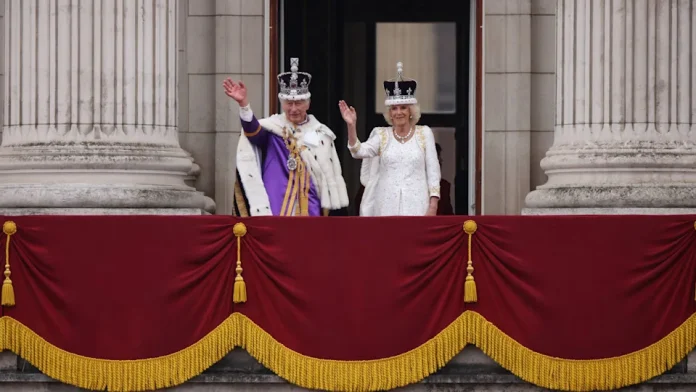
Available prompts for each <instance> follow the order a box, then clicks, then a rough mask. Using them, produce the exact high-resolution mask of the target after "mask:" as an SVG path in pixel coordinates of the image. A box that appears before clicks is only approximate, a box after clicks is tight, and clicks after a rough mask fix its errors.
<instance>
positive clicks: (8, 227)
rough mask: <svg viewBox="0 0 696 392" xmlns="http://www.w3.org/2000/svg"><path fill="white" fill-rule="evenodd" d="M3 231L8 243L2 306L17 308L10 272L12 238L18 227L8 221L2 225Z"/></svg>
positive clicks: (6, 244)
mask: <svg viewBox="0 0 696 392" xmlns="http://www.w3.org/2000/svg"><path fill="white" fill-rule="evenodd" d="M2 231H3V232H4V233H5V235H7V241H6V242H5V281H4V282H2V299H1V300H0V303H1V304H2V306H15V293H14V287H13V286H12V279H10V275H12V272H11V271H10V237H11V236H12V234H14V233H16V232H17V225H16V224H15V223H14V222H12V221H7V222H5V223H4V224H3V225H2Z"/></svg>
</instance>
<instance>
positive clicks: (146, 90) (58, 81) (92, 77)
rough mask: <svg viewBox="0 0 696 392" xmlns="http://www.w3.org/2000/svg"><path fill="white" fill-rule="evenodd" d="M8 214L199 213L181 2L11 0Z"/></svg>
mask: <svg viewBox="0 0 696 392" xmlns="http://www.w3.org/2000/svg"><path fill="white" fill-rule="evenodd" d="M5 18H6V19H5V54H4V62H5V70H6V74H5V75H6V79H5V80H6V82H5V100H4V129H3V138H2V145H1V146H0V210H1V211H0V212H1V213H95V212H96V213H150V214H151V213H163V214H169V213H183V214H200V213H202V212H203V211H204V210H205V209H206V208H207V209H208V210H210V209H211V207H212V204H213V203H212V201H210V200H209V199H207V198H205V197H204V196H203V194H202V193H200V192H197V191H196V190H195V189H194V188H192V187H190V186H188V185H186V184H185V182H184V181H185V180H186V179H188V178H187V176H188V175H189V173H190V172H191V171H192V168H193V162H192V159H191V156H190V155H189V154H188V153H186V152H185V151H184V150H182V149H181V148H180V146H179V140H178V134H177V78H176V75H177V61H176V59H177V19H178V18H177V0H128V1H120V0H93V1H79V0H37V1H24V0H6V1H5Z"/></svg>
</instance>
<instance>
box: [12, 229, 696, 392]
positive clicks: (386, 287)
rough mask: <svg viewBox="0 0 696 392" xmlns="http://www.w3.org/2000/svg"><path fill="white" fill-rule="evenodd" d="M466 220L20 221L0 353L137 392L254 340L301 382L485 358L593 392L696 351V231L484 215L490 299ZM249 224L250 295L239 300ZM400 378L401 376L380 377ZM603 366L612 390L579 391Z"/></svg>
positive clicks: (483, 259)
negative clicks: (469, 286)
mask: <svg viewBox="0 0 696 392" xmlns="http://www.w3.org/2000/svg"><path fill="white" fill-rule="evenodd" d="M466 219H467V218H466V217H457V216H448V217H422V218H406V217H395V218H338V217H336V218H302V217H298V218H271V217H269V218H251V219H243V220H237V219H233V218H230V217H222V216H207V217H177V216H166V217H143V216H109V217H104V216H101V217H79V216H74V217H11V218H10V217H7V218H5V219H4V221H10V220H11V221H14V222H15V223H16V225H17V232H16V234H14V235H12V236H11V241H10V246H9V254H10V259H9V261H10V269H11V280H12V286H13V289H14V293H15V298H16V305H15V306H11V307H3V313H2V315H3V318H1V319H0V328H1V329H3V331H2V333H1V334H0V348H6V349H11V350H13V351H16V352H18V353H19V354H20V355H24V356H25V357H26V358H27V359H29V360H30V361H32V362H39V364H38V365H39V367H40V368H41V369H42V370H44V371H45V372H46V373H47V374H48V375H50V376H52V377H55V378H57V379H59V380H62V381H65V382H68V383H72V384H76V385H80V386H83V387H86V388H94V389H99V388H104V387H106V388H110V389H127V390H133V389H145V388H148V387H152V386H168V385H175V384H176V383H180V382H183V381H185V380H186V379H187V378H190V377H191V376H193V375H195V374H197V373H199V372H200V371H202V370H204V369H205V367H207V366H209V365H212V364H213V363H214V362H215V361H217V360H218V359H219V358H220V357H221V356H223V355H224V354H225V353H226V352H227V351H229V350H230V349H231V348H232V347H233V346H235V345H241V346H244V347H245V348H247V349H248V350H249V352H250V353H252V355H254V356H256V357H257V358H258V359H259V360H260V361H262V362H263V363H265V364H266V365H267V366H269V367H270V368H271V369H272V370H274V371H276V372H277V373H278V374H279V375H281V376H283V377H285V378H287V379H288V380H289V381H291V382H294V383H297V384H300V385H304V386H309V387H318V386H321V387H322V388H324V389H334V390H347V389H351V388H353V389H362V390H367V389H376V388H377V387H380V388H381V387H395V386H398V385H403V384H407V383H409V382H414V381H417V380H419V379H422V378H423V377H425V376H427V374H429V373H431V372H432V371H434V370H436V369H437V368H438V367H440V366H442V365H443V364H444V362H446V360H448V359H450V358H451V356H453V355H454V354H456V352H457V351H459V350H461V349H462V348H463V345H464V344H466V343H473V344H476V345H478V346H480V347H482V349H484V351H486V352H487V353H488V354H489V355H491V356H492V357H493V358H494V359H495V360H497V361H498V362H499V363H501V364H502V365H503V366H505V367H507V368H509V369H510V370H511V371H513V372H514V373H516V374H518V375H520V376H521V377H523V378H525V379H527V380H529V381H531V382H534V383H536V384H538V385H542V386H547V387H557V388H562V389H586V388H610V387H618V386H622V385H628V384H631V383H637V382H640V381H642V380H645V379H647V378H650V377H652V376H654V375H657V374H659V373H660V372H661V371H664V370H666V368H667V367H668V366H670V365H672V364H673V363H675V362H677V361H679V360H680V359H681V358H682V357H683V356H684V355H685V354H686V353H688V351H689V350H690V349H692V348H693V347H694V345H695V344H696V321H694V320H693V318H692V315H693V314H694V311H695V310H696V301H695V300H694V295H695V294H694V286H695V284H696V277H695V274H694V272H693V271H694V269H695V268H696V265H695V264H694V262H695V260H694V251H695V247H694V245H695V244H694V241H695V240H696V230H695V229H694V228H695V226H694V221H695V220H696V217H693V216H587V217H577V216H574V217H571V216H554V217H520V216H506V217H492V216H486V217H476V218H475V222H476V224H477V230H476V232H475V233H474V234H473V235H472V242H471V244H472V245H471V255H472V257H471V259H472V262H473V267H474V272H473V277H474V279H475V282H476V286H477V297H478V300H477V302H475V303H465V302H464V282H465V278H466V276H467V270H466V267H467V253H468V243H467V234H466V233H465V232H464V231H463V229H462V225H463V223H464V221H465V220H466ZM237 222H243V223H244V224H245V225H246V228H247V233H246V235H244V236H243V237H240V239H241V241H240V242H241V258H240V259H241V266H242V267H243V273H242V276H243V279H244V281H245V283H246V291H247V298H248V299H247V301H246V302H245V303H236V304H235V303H233V301H232V298H233V285H234V279H235V266H236V262H237V238H236V237H235V235H234V234H233V230H232V228H233V226H234V224H235V223H237ZM226 323H227V324H226ZM197 345H198V346H197ZM196 347H197V348H196ZM187 350H188V351H187ZM419 350H420V351H419ZM178 355H180V356H182V358H184V357H185V358H184V359H181V360H180V361H178V360H177V356H178ZM163 358H164V359H163ZM429 358H430V359H429ZM602 359H604V361H596V360H602ZM58 360H60V361H62V362H63V363H62V364H52V361H53V362H55V361H58ZM91 360H94V361H95V362H94V364H92V362H90V361H91ZM98 360H110V361H101V362H99V361H98ZM126 360H142V361H141V362H139V361H126ZM326 360H334V361H326ZM365 360H369V361H368V362H364V361H365ZM563 360H581V361H575V362H574V361H565V362H564V361H563ZM158 361H166V362H158ZM177 361H178V362H177ZM191 361H193V362H195V365H191ZM370 361H372V362H370ZM390 361H391V362H390ZM399 361H400V362H399ZM409 361H411V363H414V364H416V363H417V364H419V365H418V366H416V367H414V368H413V369H411V368H410V367H408V366H407V365H405V364H407V363H409ZM622 361H623V362H622ZM651 361H653V362H654V363H652V362H651ZM431 362H432V363H431ZM104 363H107V364H108V366H111V367H110V368H108V369H107V368H105V367H104V366H107V365H104ZM632 363H633V364H635V366H636V369H634V370H632V371H631V372H628V373H627V372H624V374H623V375H618V376H615V377H614V376H611V377H612V378H611V379H608V378H609V377H610V376H607V374H610V373H611V372H612V371H613V370H615V369H614V368H613V367H614V366H616V367H619V369H620V367H621V366H624V367H625V366H630V364H632ZM420 364H422V366H421V365H420ZM321 366H324V369H325V370H323V372H325V373H326V372H329V373H330V372H338V371H339V370H340V371H341V372H342V373H341V374H342V375H341V376H336V375H335V374H327V375H325V376H324V375H323V373H322V370H321V369H320V368H321ZM332 366H337V367H332ZM384 366H391V368H390V369H393V371H394V375H392V376H390V377H391V378H390V379H389V380H388V381H383V382H381V383H380V382H378V381H376V380H374V379H371V377H372V376H371V375H375V374H377V373H378V372H379V371H383V370H384ZM587 366H592V367H593V368H592V369H595V368H596V369H598V370H597V371H598V372H599V373H597V374H599V375H598V376H597V377H596V378H595V379H593V378H592V377H590V376H587V375H585V376H580V375H578V376H577V377H576V374H581V373H582V372H584V371H586V370H587V369H588V368H587ZM80 367H89V372H88V373H90V376H89V377H91V378H89V377H88V378H85V377H87V376H85V377H82V376H80V375H79V374H80V372H81V371H85V369H80ZM162 367H165V368H166V369H167V372H168V373H167V376H163V377H164V378H167V379H164V378H162V379H157V376H153V374H156V373H157V371H158V369H159V371H162ZM177 367H181V368H177ZM315 367H316V369H315ZM402 367H405V368H403V369H402ZM102 371H104V372H108V371H110V372H112V373H114V372H116V373H117V374H116V375H114V374H111V375H100V374H98V373H100V372H102ZM559 372H560V374H561V376H559ZM344 373H345V374H344ZM336 377H337V378H339V379H340V380H338V381H336V380H332V378H336ZM374 377H377V376H374ZM559 377H560V378H559ZM324 378H326V379H324ZM575 378H577V379H575ZM600 378H601V379H600ZM385 383H386V384H385Z"/></svg>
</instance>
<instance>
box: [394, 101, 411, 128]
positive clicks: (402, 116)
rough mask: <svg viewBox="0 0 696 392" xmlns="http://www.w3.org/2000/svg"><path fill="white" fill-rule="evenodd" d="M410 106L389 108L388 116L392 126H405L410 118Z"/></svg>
mask: <svg viewBox="0 0 696 392" xmlns="http://www.w3.org/2000/svg"><path fill="white" fill-rule="evenodd" d="M409 106H411V105H392V106H390V107H389V116H390V117H391V120H392V124H393V125H394V126H405V125H408V124H409V121H410V118H411V109H410V108H409Z"/></svg>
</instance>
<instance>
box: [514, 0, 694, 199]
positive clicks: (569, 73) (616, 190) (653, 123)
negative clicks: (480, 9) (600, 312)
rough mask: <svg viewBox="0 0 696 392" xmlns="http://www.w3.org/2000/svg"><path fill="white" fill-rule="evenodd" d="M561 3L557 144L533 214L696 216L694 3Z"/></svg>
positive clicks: (619, 0) (667, 0)
mask: <svg viewBox="0 0 696 392" xmlns="http://www.w3.org/2000/svg"><path fill="white" fill-rule="evenodd" d="M557 4H558V6H557V14H556V20H557V24H556V42H557V47H556V60H557V67H556V88H557V91H556V126H555V132H554V143H553V146H552V147H551V148H550V149H549V151H548V152H547V154H546V157H545V158H544V159H543V160H542V162H541V166H542V168H543V169H544V170H545V171H546V174H547V175H548V182H547V183H546V184H544V185H542V186H540V187H538V188H537V190H535V191H533V192H531V193H530V194H529V195H528V196H527V198H526V204H527V206H528V207H531V208H532V209H537V210H538V209H541V210H542V211H543V210H544V209H546V210H548V212H553V211H554V209H562V211H563V212H564V213H566V212H571V213H572V212H573V210H576V211H578V212H597V213H602V212H611V213H621V212H622V211H624V212H641V211H645V212H659V211H658V210H656V209H660V208H667V209H680V208H682V209H684V208H686V209H689V208H696V128H695V124H696V106H695V103H696V62H695V60H696V59H694V58H693V54H692V53H693V52H694V50H696V29H694V28H693V27H692V25H691V24H692V20H696V1H693V0H558V2H557ZM557 211H561V210H557ZM664 211H665V212H669V210H664ZM528 212H533V211H528Z"/></svg>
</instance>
